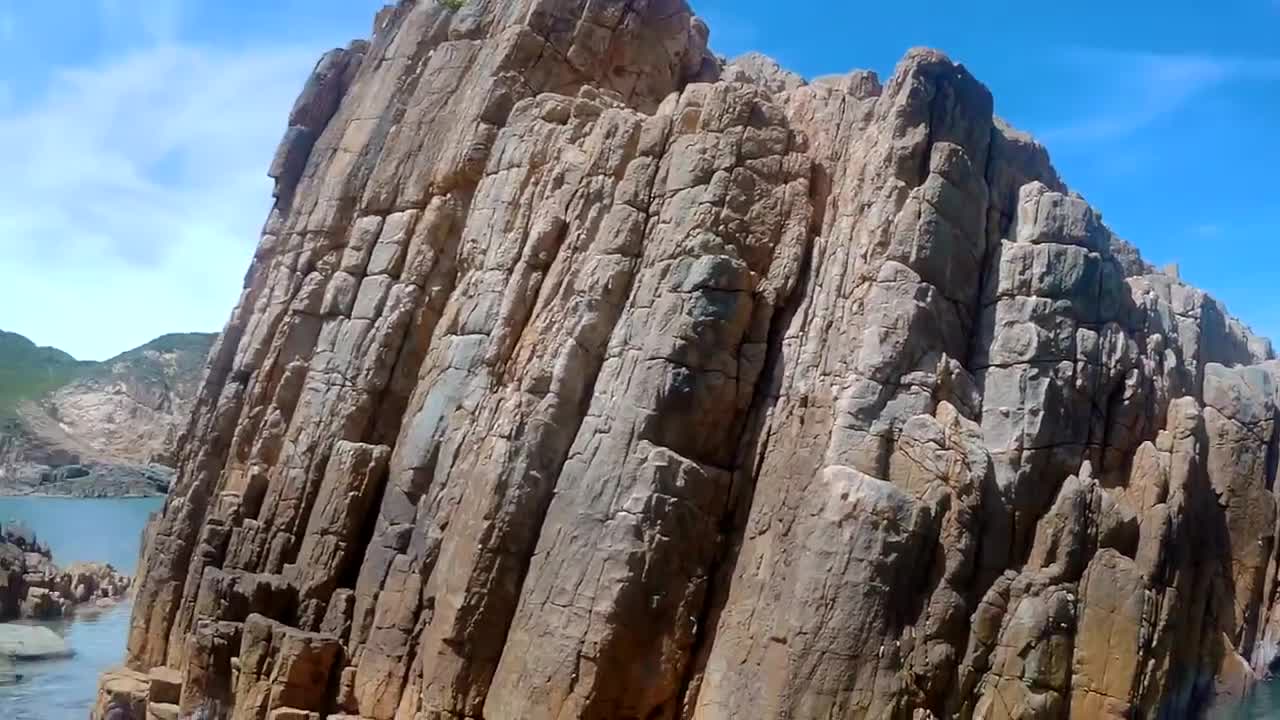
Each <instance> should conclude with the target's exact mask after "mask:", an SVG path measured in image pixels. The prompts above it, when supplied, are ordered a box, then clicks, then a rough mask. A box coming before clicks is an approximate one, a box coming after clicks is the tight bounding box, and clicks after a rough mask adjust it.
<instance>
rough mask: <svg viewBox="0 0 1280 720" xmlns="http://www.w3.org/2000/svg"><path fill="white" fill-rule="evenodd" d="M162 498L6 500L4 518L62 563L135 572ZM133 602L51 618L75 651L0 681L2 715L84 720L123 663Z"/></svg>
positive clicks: (0, 517)
mask: <svg viewBox="0 0 1280 720" xmlns="http://www.w3.org/2000/svg"><path fill="white" fill-rule="evenodd" d="M163 502H164V500H163V498H141V499H122V500H110V499H88V500H72V499H62V498H31V497H21V498H4V497H0V523H3V522H8V521H10V520H20V521H22V523H23V524H25V525H26V526H27V527H29V528H31V529H32V530H34V531H35V533H36V536H37V537H38V538H39V539H40V540H41V541H42V542H45V543H48V545H49V548H50V549H51V550H52V551H53V559H54V561H55V562H57V563H58V564H59V565H65V564H67V563H70V562H74V561H77V560H86V561H88V560H94V561H98V562H109V563H111V564H112V565H114V566H116V568H117V569H119V570H120V571H121V572H128V573H133V572H134V571H135V570H136V566H137V562H138V551H139V550H140V548H141V544H142V529H143V527H144V526H145V525H146V522H147V517H148V516H149V515H150V514H151V513H153V512H156V511H158V510H160V507H161V505H162V504H163ZM129 609H130V608H129V605H128V604H127V603H124V604H121V605H117V606H115V607H112V608H110V609H107V610H103V611H96V610H85V611H82V612H81V613H80V614H78V615H77V617H76V619H75V620H74V621H71V622H59V623H48V626H49V627H51V628H53V630H54V631H55V632H57V633H58V634H60V635H62V636H63V637H65V638H66V639H67V642H68V643H69V644H70V645H71V648H72V649H73V650H75V653H76V654H75V656H74V657H71V658H68V659H65V660H53V661H48V662H38V663H23V664H21V665H19V666H18V667H17V668H16V669H17V671H18V672H20V673H22V675H23V678H22V680H21V681H20V682H18V683H17V684H16V685H10V686H0V718H3V720H85V718H87V717H88V716H89V708H90V707H92V705H93V701H94V696H95V694H96V692H97V687H98V675H99V673H101V672H102V671H103V670H105V669H107V668H109V667H112V666H114V665H119V664H120V663H121V661H122V660H123V659H124V645H125V640H126V637H127V634H128V630H129Z"/></svg>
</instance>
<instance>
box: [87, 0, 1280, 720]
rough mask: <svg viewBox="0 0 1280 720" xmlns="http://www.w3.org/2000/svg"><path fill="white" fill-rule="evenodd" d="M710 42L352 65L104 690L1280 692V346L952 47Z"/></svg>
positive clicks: (195, 425) (399, 40)
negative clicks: (850, 54)
mask: <svg viewBox="0 0 1280 720" xmlns="http://www.w3.org/2000/svg"><path fill="white" fill-rule="evenodd" d="M707 36H708V31H707V28H706V27H705V26H704V25H703V24H702V23H701V22H700V21H699V20H697V19H696V18H695V17H693V15H692V14H691V12H690V10H689V8H688V7H687V6H686V5H685V4H684V2H683V0H640V1H630V2H624V1H623V0H468V1H467V2H466V3H465V4H463V6H462V8H461V9H460V10H456V11H455V10H451V9H450V8H449V7H447V6H446V5H445V4H440V3H437V2H434V1H433V0H420V1H419V2H402V3H400V4H399V5H397V6H395V7H390V8H388V9H386V10H385V11H383V13H381V14H380V15H379V16H378V19H377V23H376V27H375V33H374V37H373V39H372V41H371V42H356V43H353V44H352V45H351V46H350V47H348V48H346V49H342V50H335V51H333V52H331V53H329V54H327V55H326V56H325V57H324V58H323V59H322V60H321V61H320V64H319V65H318V66H317V68H316V71H315V74H314V75H313V77H312V78H311V80H310V81H309V82H308V84H307V86H306V88H305V89H304V91H303V93H302V96H301V98H300V99H299V100H298V103H297V105H296V106H295V108H294V111H293V113H292V115H291V117H290V119H289V130H288V132H287V134H286V136H285V140H284V142H283V143H282V145H281V148H280V151H279V153H278V154H277V157H276V161H275V163H274V165H273V170H272V172H273V176H274V177H275V178H276V180H277V186H276V196H277V203H276V206H275V208H274V210H273V211H272V213H271V215H270V217H269V219H268V221H267V224H266V227H265V230H264V232H263V236H262V242H261V245H260V246H259V249H258V251H257V254H256V257H255V259H254V261H253V265H252V267H251V269H250V271H249V273H248V276H247V279H246V283H245V287H244V292H243V295H242V297H241V301H240V303H239V306H238V307H237V308H236V310H235V311H234V313H233V314H232V317H231V320H230V322H229V323H228V325H227V327H226V330H225V331H224V333H223V334H222V336H221V338H220V339H219V341H218V343H217V345H216V347H215V350H214V352H213V353H212V355H211V360H210V367H209V369H208V373H207V376H206V380H205V383H204V386H203V388H202V390H201V391H200V394H199V398H198V400H197V403H196V407H195V411H194V414H193V416H192V419H191V422H190V425H189V426H188V428H187V430H186V434H185V436H184V437H185V440H184V441H183V442H182V443H180V445H181V449H180V458H179V461H180V467H179V478H178V482H177V486H176V488H175V491H174V492H173V493H172V494H171V495H170V498H169V500H168V503H167V505H166V508H165V512H164V514H163V517H161V518H160V519H159V520H158V521H157V522H156V523H155V524H154V525H153V526H152V527H151V528H150V529H149V540H148V543H147V551H146V555H145V562H144V564H143V569H142V576H141V580H140V588H139V591H138V596H137V604H136V606H135V610H134V622H133V628H132V631H131V635H130V638H129V656H128V662H129V665H130V666H131V667H132V670H129V671H124V672H122V673H119V674H116V675H113V676H111V677H110V678H109V681H108V684H110V685H111V687H112V688H114V690H110V692H108V693H106V694H104V701H103V703H102V707H103V708H105V707H107V705H108V704H109V702H108V701H109V699H110V698H111V697H119V698H123V699H120V700H119V701H118V702H116V707H117V708H124V709H120V710H118V712H117V714H118V715H119V716H120V717H127V715H126V714H125V713H127V712H132V711H129V710H128V709H127V708H135V709H136V708H140V707H145V706H146V705H147V704H148V698H147V693H148V692H149V691H148V679H147V676H146V675H145V674H144V673H147V672H151V673H152V674H153V675H154V674H155V673H162V674H166V675H167V676H168V677H180V678H181V679H180V680H179V681H178V682H179V684H180V685H181V690H180V692H179V693H177V694H178V697H176V698H169V699H168V700H166V701H164V702H159V703H156V704H157V707H158V706H159V705H163V706H164V707H163V708H162V709H161V710H158V711H157V712H161V713H163V714H165V715H172V714H174V713H180V712H181V713H188V714H192V715H194V714H197V713H202V714H199V716H200V717H204V718H225V717H234V718H236V719H237V720H250V719H254V720H266V719H267V718H274V719H276V720H280V719H282V718H317V717H324V716H327V717H350V718H355V717H358V718H367V719H369V720H391V719H392V718H398V719H401V720H443V719H446V718H486V719H487V720H541V719H548V720H550V719H559V720H566V719H569V718H593V719H597V718H598V719H604V718H615V719H619V720H623V719H633V718H634V719H637V720H639V719H646V720H648V719H656V718H692V719H696V720H713V719H717V718H794V719H796V720H800V719H805V718H869V717H875V718H890V717H892V718H898V717H903V718H916V719H920V718H943V717H964V718H967V717H978V718H1015V717H1016V718H1027V717H1039V718H1065V717H1076V718H1099V717H1117V718H1119V717H1157V716H1162V717H1189V716H1194V715H1196V714H1197V713H1201V712H1203V711H1205V710H1206V709H1207V708H1209V707H1211V706H1213V705H1214V704H1215V703H1220V702H1226V701H1227V698H1229V697H1232V696H1236V695H1239V694H1240V693H1241V692H1243V691H1244V690H1245V688H1247V687H1248V686H1249V684H1250V683H1251V682H1252V680H1253V679H1254V678H1256V677H1259V676H1260V675H1262V674H1264V673H1265V672H1267V670H1268V668H1269V666H1270V665H1271V664H1272V662H1273V661H1274V660H1275V658H1276V656H1277V653H1278V652H1280V606H1278V605H1277V597H1278V596H1277V583H1276V572H1275V571H1276V568H1277V560H1278V558H1277V554H1276V542H1275V538H1276V524H1277V517H1278V515H1277V511H1276V510H1277V503H1276V497H1275V495H1274V493H1273V491H1272V482H1273V479H1274V476H1275V471H1276V458H1277V440H1276V435H1277V423H1276V419H1277V418H1276V415H1277V405H1278V404H1280V396H1278V391H1277V387H1280V385H1278V384H1277V381H1280V365H1278V364H1276V363H1274V362H1271V359H1272V356H1273V355H1272V350H1271V348H1270V345H1269V344H1268V343H1267V342H1266V341H1265V340H1263V339H1261V338H1258V337H1255V336H1254V335H1252V334H1251V333H1250V332H1249V331H1248V330H1247V329H1246V328H1245V327H1243V326H1242V325H1241V324H1240V323H1239V322H1238V321H1236V320H1234V319H1232V318H1231V317H1230V316H1229V315H1227V313H1226V312H1225V310H1224V309H1223V307H1222V306H1221V305H1220V304H1219V303H1218V302H1216V301H1215V300H1213V299H1212V298H1210V297H1208V296H1206V295H1205V294H1204V293H1203V292H1200V291H1198V290H1196V289H1194V288H1191V287H1189V286H1187V285H1186V284H1184V283H1183V282H1181V281H1180V280H1179V279H1178V278H1177V277H1176V276H1175V274H1174V273H1172V272H1169V273H1160V272H1156V271H1154V269H1153V268H1151V267H1150V266H1148V265H1147V264H1146V263H1144V262H1143V261H1142V259H1141V257H1140V256H1139V254H1138V253H1137V251H1136V250H1135V249H1134V248H1133V247H1131V246H1130V245H1128V244H1126V243H1125V242H1123V241H1122V240H1120V239H1119V238H1117V237H1116V236H1115V235H1114V234H1113V233H1112V232H1111V231H1110V230H1109V229H1108V228H1107V227H1106V225H1104V224H1103V222H1102V220H1101V218H1100V216H1099V215H1098V213H1097V212H1096V211H1095V210H1094V209H1093V208H1091V207H1090V206H1089V205H1088V204H1087V203H1086V202H1085V201H1084V200H1083V199H1081V198H1080V197H1079V196H1078V195H1075V194H1073V193H1071V192H1070V191H1068V190H1067V188H1066V187H1065V185H1064V184H1063V182H1062V180H1061V179H1059V177H1058V176H1057V174H1056V173H1055V171H1054V169H1053V167H1052V166H1051V165H1050V163H1049V159H1048V156H1047V154H1046V152H1045V150H1044V149H1043V148H1041V147H1040V146H1039V145H1037V144H1036V143H1035V142H1034V141H1032V140H1031V139H1030V138H1028V137H1027V136H1025V135H1022V134H1020V133H1018V132H1016V131H1014V130H1012V129H1010V128H1008V127H1007V126H1005V125H1004V124H1003V123H1001V122H1000V121H999V120H998V119H997V118H995V117H994V116H993V114H992V99H991V96H990V94H989V93H988V91H987V90H986V88H984V87H983V86H982V85H981V84H979V83H978V81H976V80H975V79H974V78H973V77H972V76H970V74H969V73H968V72H967V71H966V70H965V69H964V68H963V67H962V66H960V65H957V64H955V63H953V62H952V61H950V60H948V59H947V58H946V57H944V56H943V55H941V54H939V53H936V52H933V51H928V50H914V51H911V52H910V53H909V54H908V55H907V56H906V58H905V59H904V60H903V61H902V63H901V64H900V65H899V67H898V69H897V71H896V72H895V73H894V76H893V77H892V78H890V79H889V81H888V82H887V83H885V84H883V85H882V84H881V82H880V81H879V80H878V79H877V78H876V77H875V76H874V75H873V74H871V73H867V72H854V73H851V74H849V75H845V76H840V77H831V78H823V79H820V80H816V81H814V82H812V83H806V82H805V81H803V80H802V79H800V78H798V77H796V76H794V75H792V74H790V73H788V72H786V71H785V70H782V69H781V68H779V67H778V66H777V65H776V64H775V63H772V62H771V61H768V60H767V59H764V58H761V57H758V56H753V57H749V58H747V59H745V60H744V61H742V62H738V63H729V64H727V65H724V64H722V63H721V62H720V61H718V60H716V59H714V58H713V57H712V56H711V55H710V54H709V53H708V52H707V45H706V43H707ZM166 687H168V686H166ZM121 688H125V690H121ZM130 688H131V689H130ZM111 693H115V694H114V695H113V694H111ZM166 694H169V695H171V694H173V693H170V692H168V691H166ZM139 712H140V711H139ZM182 716H183V717H187V716H188V715H186V714H184V715H182Z"/></svg>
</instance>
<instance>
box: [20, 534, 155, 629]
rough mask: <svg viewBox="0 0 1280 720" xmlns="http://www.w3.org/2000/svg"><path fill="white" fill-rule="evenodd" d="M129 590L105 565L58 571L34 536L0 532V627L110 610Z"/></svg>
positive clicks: (81, 564) (82, 564)
mask: <svg viewBox="0 0 1280 720" xmlns="http://www.w3.org/2000/svg"><path fill="white" fill-rule="evenodd" d="M131 585H132V578H131V577H129V576H128V575H124V574H122V573H120V572H119V571H117V570H116V569H115V568H114V567H113V566H111V565H110V564H107V563H97V562H76V563H71V564H70V565H67V566H66V567H65V568H60V567H58V566H57V565H55V564H54V562H53V555H52V553H51V552H50V551H49V548H48V546H46V545H44V544H42V543H41V542H40V541H39V540H38V539H37V538H36V537H35V535H34V533H32V532H31V531H29V530H27V529H26V528H23V527H21V526H20V525H17V524H6V525H5V526H3V528H0V622H7V621H11V620H57V619H59V618H65V617H70V616H71V615H73V614H75V612H76V610H77V609H78V608H80V607H83V606H87V605H94V606H102V605H110V604H114V603H115V602H117V601H118V600H120V599H121V598H123V597H124V596H125V595H126V594H127V593H128V592H129V589H130V587H131ZM0 654H5V653H4V648H3V647H0Z"/></svg>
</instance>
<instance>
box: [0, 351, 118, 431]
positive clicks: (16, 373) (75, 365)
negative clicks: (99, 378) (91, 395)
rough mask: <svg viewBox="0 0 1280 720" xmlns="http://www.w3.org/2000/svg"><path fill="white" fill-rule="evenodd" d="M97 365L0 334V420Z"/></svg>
mask: <svg viewBox="0 0 1280 720" xmlns="http://www.w3.org/2000/svg"><path fill="white" fill-rule="evenodd" d="M96 365H97V363H92V362H80V361H79V360H76V359H75V358H73V357H71V356H70V355H68V354H67V353H65V352H63V351H61V350H58V349H57V348H51V347H37V346H36V344H35V343H33V342H31V341H30V340H28V339H26V338H25V337H23V336H21V335H18V334H17V333H11V332H5V331H3V330H0V417H6V416H9V415H11V414H12V413H13V411H14V409H15V408H16V407H17V406H18V405H19V404H20V403H21V402H23V401H24V400H34V399H36V398H38V397H41V396H43V395H44V394H46V393H48V392H51V391H53V390H55V389H57V388H59V387H62V386H63V385H65V384H67V383H69V382H71V381H72V380H74V379H76V378H77V377H79V376H80V375H81V374H83V373H85V372H87V371H89V370H91V369H92V368H94V367H95V366H96Z"/></svg>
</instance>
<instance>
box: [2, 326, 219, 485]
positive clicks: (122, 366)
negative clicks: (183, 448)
mask: <svg viewBox="0 0 1280 720" xmlns="http://www.w3.org/2000/svg"><path fill="white" fill-rule="evenodd" d="M3 335H4V337H3V338H0V357H2V359H3V362H4V363H5V364H6V365H7V366H8V370H9V372H7V373H5V374H3V376H0V492H2V493H8V494H14V493H17V494H22V493H30V492H37V493H44V494H57V495H122V494H128V495H138V494H158V493H163V492H164V491H165V490H166V489H167V487H168V483H169V481H170V479H171V477H172V471H171V466H172V465H173V464H174V462H175V461H174V446H175V443H176V441H177V434H178V431H179V425H180V424H181V423H184V422H185V421H186V418H187V415H189V414H190V412H191V406H192V403H193V402H194V401H195V396H196V392H197V390H198V388H199V384H200V376H201V373H202V372H203V371H204V366H205V360H206V358H207V357H208V354H209V349H210V347H211V346H212V345H213V340H214V336H213V335H208V334H200V333H190V334H183V335H165V336H163V337H160V338H157V339H155V340H153V341H151V342H149V343H147V344H146V345H143V346H141V347H138V348H135V349H133V350H130V351H128V352H126V353H123V354H121V355H118V356H116V357H114V358H112V359H110V360H108V361H106V362H102V363H93V362H77V361H74V360H73V359H71V357H70V356H69V355H66V354H65V353H61V352H59V351H55V350H52V349H50V348H36V347H35V346H34V345H33V344H31V343H30V341H28V340H26V338H22V337H21V336H18V335H14V334H12V333H4V334H3Z"/></svg>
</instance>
